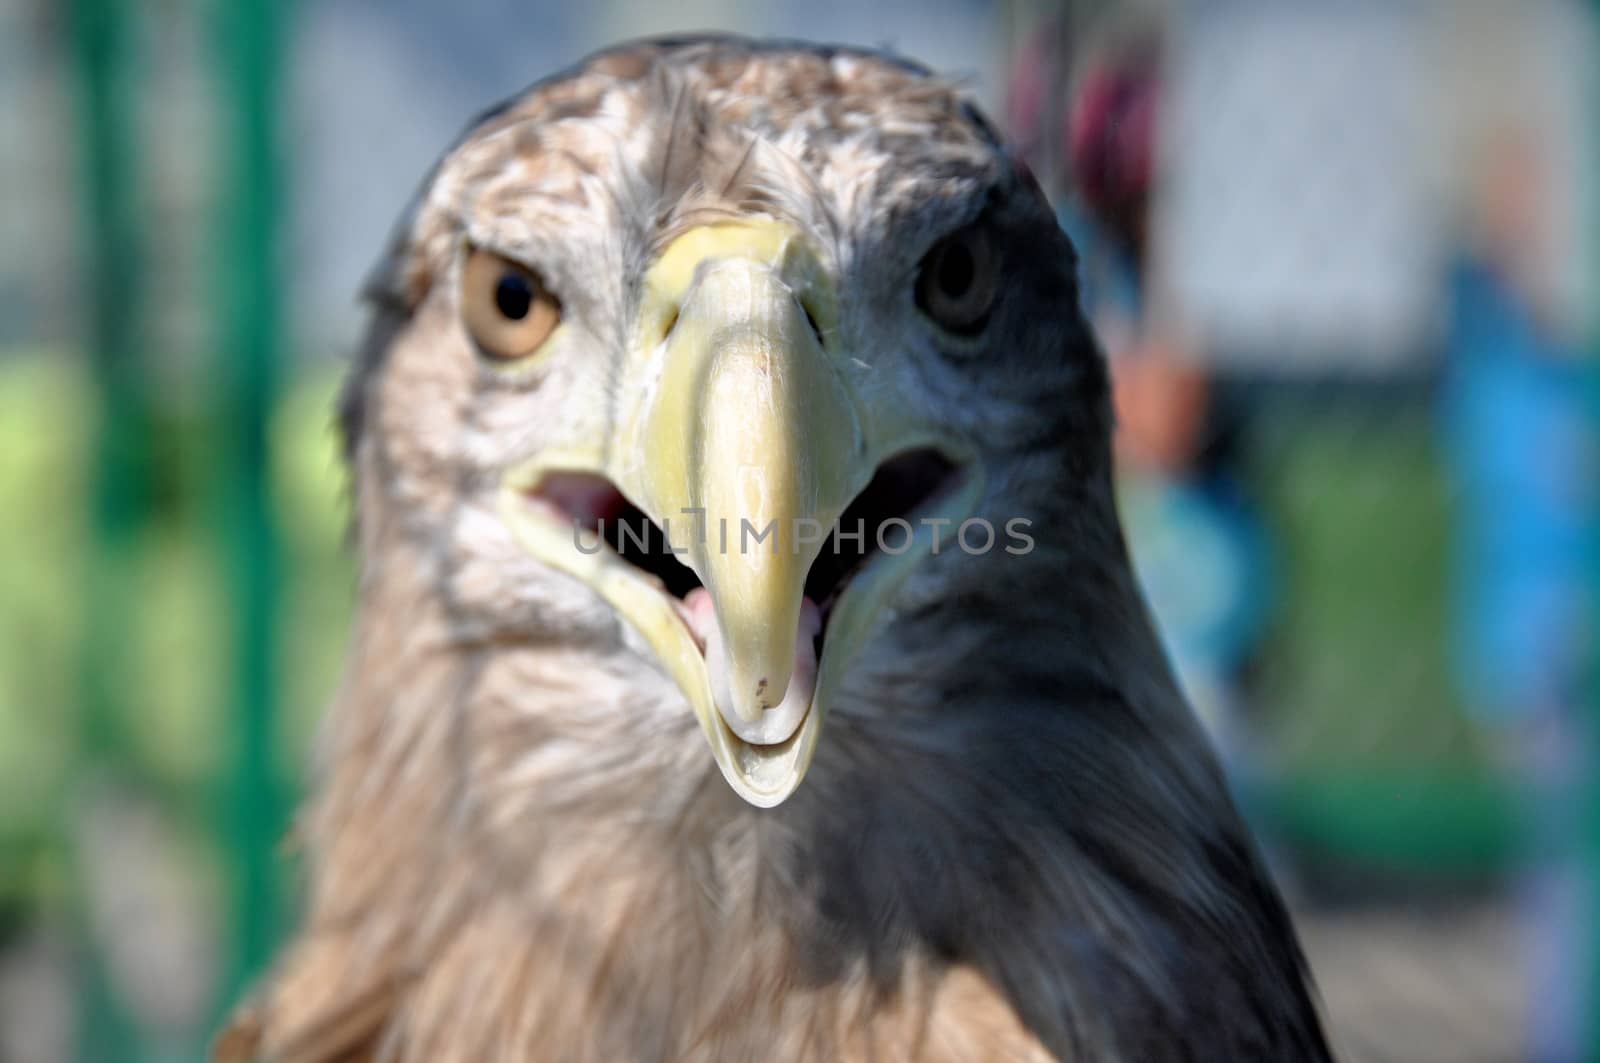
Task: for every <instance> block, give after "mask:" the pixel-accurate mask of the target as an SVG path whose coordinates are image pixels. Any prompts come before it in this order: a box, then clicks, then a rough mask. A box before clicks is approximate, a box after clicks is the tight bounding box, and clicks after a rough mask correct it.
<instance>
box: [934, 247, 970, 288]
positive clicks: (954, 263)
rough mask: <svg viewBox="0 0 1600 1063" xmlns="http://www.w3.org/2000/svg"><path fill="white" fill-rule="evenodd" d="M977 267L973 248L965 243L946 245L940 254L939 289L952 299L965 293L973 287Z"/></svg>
mask: <svg viewBox="0 0 1600 1063" xmlns="http://www.w3.org/2000/svg"><path fill="white" fill-rule="evenodd" d="M976 267H977V264H976V263H975V262H974V261H973V260H972V250H971V249H970V248H968V247H967V245H966V244H965V243H951V244H947V245H945V249H944V254H942V255H940V256H939V290H940V291H941V292H943V293H944V294H945V295H947V296H949V297H950V298H952V299H958V298H960V297H961V296H963V295H965V294H966V293H967V289H968V288H970V287H972V278H973V276H974V274H975V273H976V272H977V268H976Z"/></svg>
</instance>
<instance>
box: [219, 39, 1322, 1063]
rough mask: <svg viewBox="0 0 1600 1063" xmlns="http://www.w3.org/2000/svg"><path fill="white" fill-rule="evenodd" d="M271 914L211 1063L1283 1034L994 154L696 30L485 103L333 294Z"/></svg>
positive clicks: (1283, 963)
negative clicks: (312, 657)
mask: <svg viewBox="0 0 1600 1063" xmlns="http://www.w3.org/2000/svg"><path fill="white" fill-rule="evenodd" d="M367 296H368V301H369V302H370V305H371V319H370V328H369V331H368V333H367V336H366V340H365V342H364V344H363V346H362V348H361V351H360V354H359V355H358V357H357V360H356V364H355V366H354V368H353V371H352V373H351V375H350V377H349V379H348V383H347V386H346V388H345V390H344V392H343V395H342V399H341V405H340V421H341V424H342V430H343V434H344V438H345V443H346V453H347V458H348V463H349V466H350V469H351V479H352V483H353V487H352V509H353V533H352V538H353V543H354V549H355V550H356V552H357V553H358V555H359V562H360V565H359V579H358V587H357V592H356V593H357V599H358V601H357V610H356V617H355V621H354V629H353V633H352V635H351V641H350V645H349V649H348V655H347V662H346V668H345V671H344V675H343V678H342V680H341V684H340V686H339V689H338V691H337V692H336V694H335V698H334V702H333V705H332V708H331V711H330V714H329V717H328V719H327V721H326V726H325V729H324V732H323V735H322V740H321V743H320V745H319V751H318V759H317V764H316V768H315V784H314V792H313V794H312V796H311V797H310V799H309V801H308V803H307V805H306V807H305V808H304V809H303V810H302V814H301V816H300V819H299V820H298V823H297V826H296V837H297V839H298V844H300V845H301V846H302V847H303V850H304V853H305V858H306V874H307V876H308V880H309V881H308V883H307V887H306V896H305V899H304V912H303V914H302V916H301V917H300V924H299V926H298V929H297V932H296V933H295V934H294V936H293V938H292V940H291V941H289V942H288V943H287V945H286V946H285V947H284V949H283V951H282V953H281V954H280V955H279V956H278V957H277V959H276V960H275V962H274V964H273V967H272V970H271V971H270V972H269V973H268V975H267V976H266V977H265V979H264V981H263V982H262V984H260V985H259V986H258V987H257V988H256V989H255V990H254V991H253V992H252V993H251V994H250V995H249V997H248V998H247V999H246V1001H245V1002H244V1003H243V1004H242V1005H241V1006H240V1007H239V1009H238V1011H237V1012H236V1014H235V1016H234V1018H233V1019H232V1021H231V1023H230V1025H229V1026H228V1027H227V1028H226V1029H225V1031H224V1032H223V1034H222V1035H221V1037H220V1039H219V1042H218V1045H217V1050H216V1054H217V1056H218V1057H219V1058H222V1059H263V1060H272V1061H275V1063H332V1061H335V1060H340V1061H344V1060H392V1061H427V1063H453V1061H474V1063H478V1061H499V1060H504V1061H538V1060H552V1061H569V1060H570V1061H588V1060H594V1061H668V1060H672V1061H677V1060H697V1061H741V1060H752V1061H768V1060H771V1061H791V1060H829V1061H833V1060H838V1061H879V1060H882V1061H900V1060H906V1061H909V1060H928V1061H935V1063H939V1061H948V1063H957V1061H961V1063H966V1061H981V1060H1074V1061H1080V1063H1082V1061H1101V1060H1137V1061H1162V1060H1226V1061H1233V1063H1238V1061H1248V1060H1273V1061H1284V1060H1321V1059H1325V1058H1327V1056H1328V1050H1327V1048H1326V1045H1325V1042H1324V1037H1323V1034H1322V1032H1321V1027H1320V1020H1319V1018H1318V1012H1317V1005H1316V1003H1315V1001H1314V996H1313V991H1312V989H1311V985H1310V977H1309V973H1308V971H1307V968H1306V965H1305V962H1304V959H1303V956H1302V953H1301V951H1300V948H1299V945H1298V943H1297V940H1296V936H1295V932H1294V928H1293V926H1292V924H1291V921H1290V918H1289V916H1288V915H1287V913H1286V910H1285V907H1284V905H1283V903H1282V901H1281V900H1280V897H1279V895H1278V893H1277V891H1276V890H1275V888H1274V886H1273V885H1272V883H1271V880H1270V878H1269V876H1268V875H1267V873H1266V872H1265V870H1264V868H1263V864H1262V861H1261V859H1260V858H1259V856H1258V854H1257V851H1256V848H1255V846H1254V843H1253V842H1252V840H1251V838H1250V835H1249V833H1248V832H1247V830H1246V828H1245V827H1244V825H1243V824H1242V822H1241V819H1240V817H1239V815H1238V814H1237V812H1236V810H1235V808H1234V805H1233V803H1232V801H1231V798H1230V796H1229V790H1228V787H1227V784H1226V782H1225V779H1224V776H1223V774H1222V772H1221V770H1220V769H1219V766H1218V763H1217V761H1216V758H1215V757H1214V755H1213V753H1212V752H1211V751H1210V750H1209V748H1208V744H1207V740H1206V738H1205V737H1204V735H1203V734H1202V732H1201V730H1200V728H1199V727H1198V725H1197V724H1196V722H1195V720H1194V718H1193V716H1192V714H1191V712H1190V710H1189V708H1188V707H1187V705H1186V703H1185V701H1184V699H1183V697H1182V695H1181V694H1180V692H1179V690H1178V688H1177V686H1176V685H1175V683H1174V680H1173V677H1172V673H1171V671H1170V669H1169V667H1168V664H1167V663H1166V661H1165V659H1164V656H1163V652H1162V650H1161V648H1160V643H1159V641H1158V639H1157V636H1156V634H1155V631H1154V628H1153V625H1152V622H1151V619H1150V617H1149V615H1148V613H1147V609H1146V607H1145V605H1144V602H1143V600H1142V598H1141V596H1140V593H1139V591H1138V589H1137V585H1136V582H1135V578H1134V575H1133V572H1132V569H1131V566H1130V563H1129V558H1128V554H1127V550H1126V548H1125V546H1124V541H1123V536H1122V533H1121V530H1120V526H1119V523H1118V518H1117V512H1116V507H1115V501H1114V493H1113V482H1112V469H1111V447H1110V435H1111V429H1112V415H1111V409H1110V400H1109V397H1108V385H1107V371H1106V366H1105V363H1104V359H1103V357H1102V355H1101V354H1100V352H1099V349H1098V347H1097V345H1096V342H1095V340H1094V338H1093V336H1092V335H1091V333H1090V332H1089V330H1088V328H1087V326H1086V324H1085V321H1084V318H1083V315H1082V313H1081V311H1080V309H1079V300H1078V292H1077V287H1076V280H1075V257H1074V251H1073V248H1072V246H1071V244H1070V242H1069V241H1068V239H1067V237H1066V236H1065V235H1064V234H1063V233H1062V232H1061V231H1060V229H1059V228H1058V226H1057V224H1056V222H1055V220H1054V217H1053V214H1052V212H1051V208H1050V206H1049V204H1048V203H1047V201H1046V198H1045V196H1044V195H1043V194H1042V193H1041V191H1040V188H1039V186H1038V184H1037V183H1036V181H1035V180H1034V179H1033V178H1032V176H1031V175H1030V174H1029V172H1028V170H1027V168H1026V167H1025V165H1024V164H1023V163H1022V162H1021V160H1020V159H1019V158H1018V156H1017V155H1016V154H1015V153H1013V152H1012V151H1010V150H1008V148H1007V146H1006V145H1005V143H1004V142H1003V140H1002V138H1001V137H1000V136H999V135H998V134H997V132H996V131H995V129H994V127H993V126H992V125H991V124H990V123H989V122H988V121H987V120H986V119H985V118H984V116H983V115H982V114H981V113H980V111H979V110H978V109H977V108H976V107H975V105H974V104H973V103H972V102H971V101H970V100H969V99H968V97H967V96H966V95H965V93H964V91H963V89H962V88H961V86H959V85H958V84H956V83H954V82H952V81H951V80H948V79H945V78H941V77H939V76H936V75H935V74H933V73H931V72H930V71H929V70H927V69H925V68H923V67H922V66H919V65H916V64H914V63H912V62H909V61H907V60H904V59H901V58H897V57H894V56H890V55H887V54H883V53H880V52H876V51H872V50H866V49H858V48H851V47H821V46H815V45H811V44H803V43H792V42H761V41H752V40H747V39H741V38H734V37H721V36H712V37H696V38H692V39H690V38H683V39H657V40H649V41H642V42H636V43H631V44H627V45H623V46H619V47H615V48H612V49H610V50H607V51H604V52H601V53H598V54H596V55H594V56H591V57H589V58H587V59H585V60H583V61H582V62H580V63H579V64H578V65H577V66H575V67H572V68H571V69H568V70H566V71H565V72H562V73H560V74H557V75H555V76H552V77H549V78H547V79H546V80H543V81H541V82H539V83H537V84H535V85H534V86H533V87H532V88H530V89H528V90H527V91H525V92H523V93H522V94H520V95H518V96H516V97H515V98H513V99H511V100H510V101H508V102H506V103H504V104H503V105H501V106H499V107H496V108H494V109H493V110H491V111H489V112H487V113H486V114H484V115H482V116H481V117H480V118H479V119H477V120H476V121H475V122H474V123H473V124H472V125H471V126H470V128H469V129H468V131H467V132H466V133H465V135H464V136H463V137H462V139H461V140H460V141H459V142H458V143H457V144H456V145H455V146H454V147H453V148H451V149H450V150H449V151H448V152H447V153H446V154H445V155H444V156H443V157H442V158H441V159H440V160H439V161H438V163H437V164H436V166H435V167H434V169H433V171H432V173H431V175H429V176H428V177H427V178H426V180H425V182H424V184H423V187H422V189H421V191H420V192H419V194H418V195H417V196H416V198H415V199H414V200H413V202H412V203H411V205H410V206H409V208H408V209H407V211H406V213H405V215H404V217H403V218H402V219H401V221H400V223H399V225H398V226H397V228H396V230H395V235H394V237H393V238H392V240H391V241H390V243H389V245H388V247H387V250H386V252H385V253H384V254H383V256H382V259H381V261H380V263H379V265H378V267H377V269H376V270H375V272H374V273H373V275H372V279H371V281H370V283H369V285H368V290H367Z"/></svg>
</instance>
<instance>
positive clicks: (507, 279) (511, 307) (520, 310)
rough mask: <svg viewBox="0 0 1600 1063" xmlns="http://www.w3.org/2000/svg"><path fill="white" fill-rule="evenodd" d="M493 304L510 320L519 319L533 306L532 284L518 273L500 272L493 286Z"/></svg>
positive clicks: (526, 314)
mask: <svg viewBox="0 0 1600 1063" xmlns="http://www.w3.org/2000/svg"><path fill="white" fill-rule="evenodd" d="M494 305H495V306H497V307H499V308H500V312H501V313H502V314H504V315H505V316H506V317H507V318H509V319H510V320H512V321H521V320H522V319H523V318H525V317H527V316H528V308H529V307H531V306H533V284H532V283H531V282H530V281H529V280H528V278H526V277H524V276H523V275H522V274H520V273H502V274H501V275H500V283H499V284H496V285H495V286H494Z"/></svg>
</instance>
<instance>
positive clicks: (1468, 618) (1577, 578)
mask: <svg viewBox="0 0 1600 1063" xmlns="http://www.w3.org/2000/svg"><path fill="white" fill-rule="evenodd" d="M1452 294H1453V299H1452V320H1451V323H1450V347H1451V351H1450V362H1449V365H1448V368H1447V371H1446V382H1445V388H1444V418H1443V423H1444V425H1445V431H1446V442H1447V446H1446V451H1447V460H1449V461H1450V463H1451V465H1452V469H1453V472H1454V475H1455V479H1456V491H1457V493H1456V498H1457V504H1458V507H1459V509H1458V514H1457V518H1458V519H1457V522H1456V525H1457V528H1458V535H1457V543H1456V558H1455V560H1456V567H1457V576H1456V580H1455V585H1456V593H1457V595H1458V603H1457V616H1458V621H1457V626H1456V632H1455V653H1456V657H1457V666H1458V667H1457V669H1456V672H1457V676H1458V678H1459V682H1460V683H1461V688H1462V692H1463V697H1464V701H1465V703H1466V704H1467V705H1468V706H1469V707H1470V708H1471V709H1472V710H1473V711H1475V712H1477V713H1479V714H1481V715H1482V716H1484V717H1485V718H1488V719H1492V720H1497V721H1501V722H1506V721H1508V719H1509V718H1511V717H1515V716H1523V715H1526V714H1529V713H1534V712H1537V711H1540V710H1541V709H1548V708H1551V707H1554V706H1558V705H1576V704H1578V703H1579V702H1580V699H1581V696H1582V695H1581V691H1580V690H1579V689H1578V686H1577V684H1578V683H1579V682H1580V678H1581V675H1582V667H1583V661H1582V656H1583V654H1584V653H1585V647H1584V638H1585V631H1586V624H1585V620H1584V616H1583V612H1584V601H1585V594H1586V586H1587V579H1588V575H1589V567H1588V566H1589V544H1590V542H1592V536H1593V535H1594V530H1595V525H1594V493H1595V469H1594V462H1595V454H1596V453H1597V440H1596V439H1595V433H1594V425H1593V423H1592V419H1591V411H1590V409H1589V402H1590V397H1589V395H1588V385H1587V380H1586V377H1587V370H1586V368H1585V364H1586V363H1585V360H1584V356H1583V353H1582V351H1581V349H1580V348H1578V347H1577V346H1576V345H1575V344H1571V343H1569V342H1566V341H1564V340H1562V339H1560V338H1558V337H1556V336H1555V335H1553V334H1552V333H1551V332H1549V331H1548V330H1546V329H1545V328H1542V327H1541V325H1540V322H1539V321H1538V320H1537V319H1536V318H1535V316H1534V314H1533V313H1532V312H1531V311H1530V310H1529V309H1528V308H1527V306H1526V305H1525V304H1524V301H1523V300H1522V299H1521V298H1520V297H1519V295H1518V294H1517V293H1516V292H1515V291H1514V289H1513V288H1512V286H1511V285H1510V284H1508V283H1507V282H1506V281H1505V280H1503V279H1502V278H1501V276H1500V275H1499V274H1498V273H1497V272H1496V271H1495V270H1494V269H1493V268H1492V267H1489V266H1487V265H1484V264H1481V263H1475V262H1472V263H1463V264H1462V265H1460V266H1459V267H1458V268H1457V269H1456V271H1455V276H1454V277H1453V278H1452Z"/></svg>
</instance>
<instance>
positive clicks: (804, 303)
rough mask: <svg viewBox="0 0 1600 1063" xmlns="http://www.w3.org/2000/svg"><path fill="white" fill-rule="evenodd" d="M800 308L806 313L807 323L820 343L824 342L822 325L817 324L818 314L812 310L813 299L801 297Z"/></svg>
mask: <svg viewBox="0 0 1600 1063" xmlns="http://www.w3.org/2000/svg"><path fill="white" fill-rule="evenodd" d="M800 309H801V310H802V311H804V313H805V315H806V324H808V325H810V326H811V334H812V335H813V336H815V337H816V338H817V342H818V343H819V344H820V343H823V342H824V341H823V338H822V326H821V325H819V324H817V315H816V314H814V313H812V312H811V301H810V300H809V299H801V300H800Z"/></svg>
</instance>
